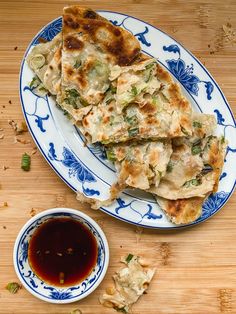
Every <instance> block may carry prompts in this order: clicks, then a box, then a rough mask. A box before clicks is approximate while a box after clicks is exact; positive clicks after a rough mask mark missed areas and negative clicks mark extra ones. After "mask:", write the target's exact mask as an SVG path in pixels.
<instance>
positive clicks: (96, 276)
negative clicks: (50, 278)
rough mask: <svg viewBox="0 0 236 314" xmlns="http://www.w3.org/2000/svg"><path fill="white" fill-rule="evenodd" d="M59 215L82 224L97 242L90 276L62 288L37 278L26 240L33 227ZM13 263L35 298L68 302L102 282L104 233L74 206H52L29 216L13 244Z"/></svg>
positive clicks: (105, 259) (105, 261) (106, 258)
mask: <svg viewBox="0 0 236 314" xmlns="http://www.w3.org/2000/svg"><path fill="white" fill-rule="evenodd" d="M59 217H70V218H73V219H76V220H78V221H79V222H81V223H82V224H84V225H85V226H86V227H87V228H89V230H90V231H91V232H92V233H93V235H94V236H95V238H96V240H97V245H98V258H97V264H96V266H95V267H94V269H93V271H92V272H91V273H90V275H89V276H88V277H87V278H86V279H85V280H84V281H83V282H81V283H79V284H77V285H74V286H70V287H62V288H60V287H56V286H53V285H50V284H47V283H46V282H44V281H42V280H41V279H40V278H38V277H37V276H36V274H35V273H34V272H33V270H32V269H31V267H30V264H29V260H28V246H29V241H30V239H31V237H32V235H33V233H34V232H35V230H36V229H37V228H38V227H39V226H40V225H41V224H42V223H44V222H45V221H47V220H48V219H52V218H59ZM13 262H14V267H15V271H16V274H17V276H18V277H19V279H20V281H21V283H22V284H23V286H24V287H25V288H26V289H27V290H28V291H29V292H30V293H32V294H33V295H34V296H35V297H37V298H39V299H41V300H43V301H47V302H50V303H71V302H75V301H78V300H81V299H83V298H85V297H86V296H88V295H89V294H90V293H91V292H93V291H94V290H95V289H96V288H97V287H98V285H99V284H100V283H101V281H102V280H103V278H104V276H105V274H106V271H107V267H108V263H109V247H108V243H107V239H106V236H105V234H104V233H103V231H102V230H101V228H100V227H99V226H98V224H97V223H96V222H95V221H94V220H93V219H91V218H90V217H89V216H87V215H86V214H84V213H82V212H80V211H78V210H75V209H70V208H53V209H49V210H46V211H44V212H42V213H39V214H37V215H36V216H34V217H33V218H31V219H30V220H29V221H28V222H27V223H26V224H25V225H24V226H23V228H22V229H21V230H20V232H19V234H18V236H17V238H16V242H15V246H14V251H13Z"/></svg>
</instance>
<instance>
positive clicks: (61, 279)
mask: <svg viewBox="0 0 236 314" xmlns="http://www.w3.org/2000/svg"><path fill="white" fill-rule="evenodd" d="M59 282H60V284H61V285H63V283H64V282H65V274H64V273H63V272H60V273H59Z"/></svg>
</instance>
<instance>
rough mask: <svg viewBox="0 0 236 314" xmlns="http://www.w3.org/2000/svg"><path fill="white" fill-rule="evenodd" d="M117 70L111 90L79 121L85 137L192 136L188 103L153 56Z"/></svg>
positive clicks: (111, 139) (106, 139)
mask: <svg viewBox="0 0 236 314" xmlns="http://www.w3.org/2000/svg"><path fill="white" fill-rule="evenodd" d="M116 68H118V67H116ZM120 71H121V72H120ZM120 71H118V73H117V75H118V76H115V75H114V77H115V79H114V80H113V81H112V84H113V85H112V86H113V89H114V92H113V91H111V90H109V91H107V93H106V96H105V98H104V99H103V101H102V102H101V103H100V104H99V105H98V106H96V107H93V108H92V109H91V111H89V113H88V114H87V115H86V116H84V117H83V119H82V121H81V122H78V125H79V127H80V129H81V131H82V132H83V134H84V135H85V136H86V138H87V139H88V141H90V142H91V143H96V142H101V143H103V144H110V143H119V142H126V141H130V140H141V139H145V140H147V139H151V140H157V139H160V138H174V137H182V136H191V134H192V121H191V116H192V108H191V105H190V103H189V102H188V101H187V99H186V98H185V97H184V96H183V95H182V93H181V89H180V87H179V85H178V84H176V83H174V82H173V80H172V78H171V76H170V75H169V73H168V72H167V71H166V70H164V69H163V68H162V67H161V66H160V65H159V64H158V63H157V62H156V60H155V59H147V60H143V61H140V62H139V63H138V64H137V63H136V64H135V65H133V66H129V67H123V68H122V69H120ZM127 73H128V76H126V75H127ZM145 77H147V80H148V81H147V82H145ZM130 82H131V83H130Z"/></svg>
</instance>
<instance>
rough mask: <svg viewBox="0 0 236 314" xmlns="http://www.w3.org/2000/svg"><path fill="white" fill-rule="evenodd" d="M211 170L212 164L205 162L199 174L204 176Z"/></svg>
mask: <svg viewBox="0 0 236 314" xmlns="http://www.w3.org/2000/svg"><path fill="white" fill-rule="evenodd" d="M211 171H213V168H212V166H211V165H208V164H205V165H204V168H203V169H202V171H201V174H202V175H203V176H204V175H205V174H207V173H209V172H211Z"/></svg>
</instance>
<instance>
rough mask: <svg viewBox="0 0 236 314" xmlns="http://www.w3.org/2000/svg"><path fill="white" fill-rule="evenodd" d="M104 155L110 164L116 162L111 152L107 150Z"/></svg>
mask: <svg viewBox="0 0 236 314" xmlns="http://www.w3.org/2000/svg"><path fill="white" fill-rule="evenodd" d="M106 155H107V159H108V160H110V161H112V162H114V161H116V155H115V153H114V151H113V150H107V151H106Z"/></svg>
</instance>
